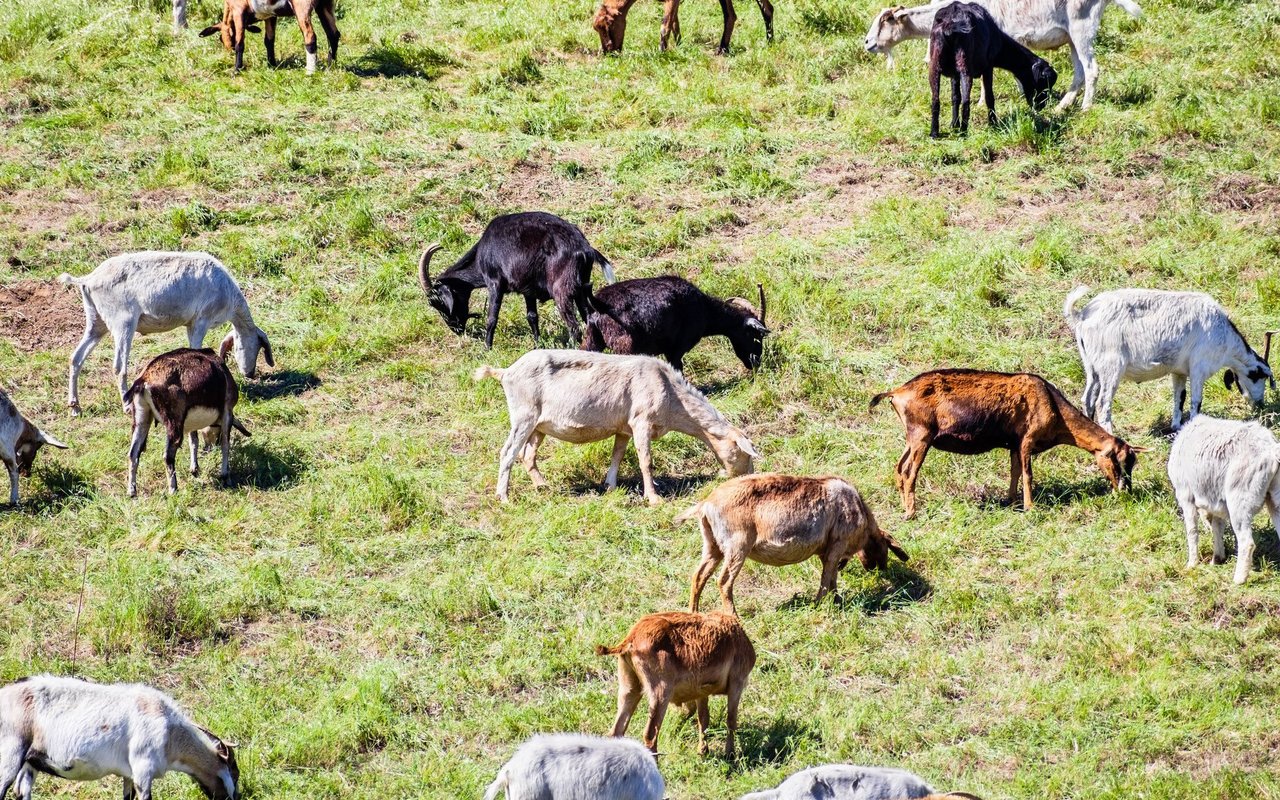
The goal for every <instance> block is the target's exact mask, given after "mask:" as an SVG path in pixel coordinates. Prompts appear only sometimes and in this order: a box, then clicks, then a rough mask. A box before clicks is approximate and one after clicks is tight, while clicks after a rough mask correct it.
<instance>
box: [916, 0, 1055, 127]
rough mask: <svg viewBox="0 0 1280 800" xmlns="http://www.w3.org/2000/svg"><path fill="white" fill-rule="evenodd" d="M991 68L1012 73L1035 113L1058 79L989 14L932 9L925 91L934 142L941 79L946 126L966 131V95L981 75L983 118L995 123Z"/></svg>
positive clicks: (959, 7) (970, 7)
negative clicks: (947, 102)
mask: <svg viewBox="0 0 1280 800" xmlns="http://www.w3.org/2000/svg"><path fill="white" fill-rule="evenodd" d="M996 67H999V68H1000V69H1003V70H1007V71H1009V72H1011V73H1013V77H1014V78H1016V79H1017V80H1018V84H1019V85H1020V86H1021V87H1022V93H1023V95H1025V96H1026V98H1027V103H1028V104H1030V106H1031V107H1032V108H1033V109H1035V110H1036V111H1039V110H1040V109H1042V108H1044V104H1045V102H1046V101H1048V99H1049V91H1050V90H1051V89H1052V88H1053V84H1054V83H1055V82H1056V81H1057V80H1058V73H1057V72H1056V71H1055V70H1054V68H1053V66H1052V65H1050V64H1049V62H1048V61H1045V60H1044V59H1043V58H1040V57H1039V56H1037V55H1036V54H1035V53H1032V52H1031V51H1030V50H1028V49H1027V48H1025V47H1023V46H1022V45H1020V44H1018V43H1017V42H1016V41H1014V40H1013V39H1012V38H1010V37H1009V35H1008V34H1006V33H1005V32H1004V31H1003V30H1001V29H1000V26H999V24H997V23H996V21H995V19H993V18H992V16H991V14H990V12H988V11H987V10H986V9H985V8H983V7H982V6H980V5H976V4H974V3H952V4H951V5H948V6H944V7H942V8H941V9H939V10H938V13H937V14H936V15H935V16H934V18H933V31H932V32H931V33H930V34H929V88H930V90H932V92H933V103H932V105H931V106H930V108H929V112H930V114H931V119H930V128H929V135H930V136H931V137H933V138H935V139H936V138H938V110H939V105H940V104H939V99H938V95H939V93H940V89H941V86H940V83H941V76H942V75H946V76H947V77H948V78H950V79H951V127H952V128H953V129H954V128H959V129H960V131H961V132H962V133H964V132H967V131H968V130H969V94H970V92H971V91H972V90H973V79H974V77H975V76H981V78H982V89H983V92H984V93H985V96H986V99H987V119H988V122H989V123H990V124H991V125H995V124H996V96H995V95H994V94H993V93H992V91H991V78H992V72H993V71H994V69H995V68H996Z"/></svg>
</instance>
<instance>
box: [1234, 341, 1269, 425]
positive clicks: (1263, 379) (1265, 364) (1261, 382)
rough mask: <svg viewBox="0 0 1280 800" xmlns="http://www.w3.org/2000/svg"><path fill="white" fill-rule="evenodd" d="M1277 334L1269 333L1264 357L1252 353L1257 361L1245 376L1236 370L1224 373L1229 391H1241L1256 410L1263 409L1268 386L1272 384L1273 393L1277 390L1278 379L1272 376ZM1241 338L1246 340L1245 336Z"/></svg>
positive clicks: (1263, 350)
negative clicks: (1275, 336) (1273, 351)
mask: <svg viewBox="0 0 1280 800" xmlns="http://www.w3.org/2000/svg"><path fill="white" fill-rule="evenodd" d="M1275 334H1276V331H1267V333H1266V339H1265V342H1264V344H1263V346H1262V355H1261V356H1258V354H1257V353H1252V355H1253V356H1254V357H1255V358H1256V359H1257V360H1256V362H1255V363H1254V364H1253V365H1252V366H1251V367H1250V368H1249V370H1248V371H1247V372H1245V373H1244V374H1243V375H1237V374H1236V373H1235V370H1230V369H1229V370H1227V371H1226V372H1224V373H1222V383H1223V384H1224V385H1225V386H1226V387H1227V390H1228V391H1230V390H1231V389H1237V390H1239V392H1240V394H1242V395H1244V396H1245V397H1247V398H1249V402H1251V403H1253V408H1254V410H1258V409H1260V408H1262V401H1263V397H1264V395H1265V394H1266V389H1267V385H1268V384H1270V386H1271V388H1272V390H1273V391H1274V390H1275V388H1276V379H1275V377H1274V376H1273V375H1272V374H1271V337H1272V336H1274V335H1275ZM1240 338H1241V339H1242V340H1243V339H1244V337H1243V336H1241V337H1240Z"/></svg>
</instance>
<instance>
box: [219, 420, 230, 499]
mask: <svg viewBox="0 0 1280 800" xmlns="http://www.w3.org/2000/svg"><path fill="white" fill-rule="evenodd" d="M231 419H232V414H231V409H227V413H225V414H223V415H222V430H220V431H218V444H220V445H221V446H222V468H221V469H220V470H218V478H219V479H220V480H221V481H222V482H223V483H224V484H225V483H226V482H227V479H229V478H230V477H231V427H232V425H231Z"/></svg>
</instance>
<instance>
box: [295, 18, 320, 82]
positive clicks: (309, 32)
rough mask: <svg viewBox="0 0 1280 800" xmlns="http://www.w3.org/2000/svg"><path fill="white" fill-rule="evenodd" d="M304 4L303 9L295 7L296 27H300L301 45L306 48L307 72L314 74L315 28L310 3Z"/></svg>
mask: <svg viewBox="0 0 1280 800" xmlns="http://www.w3.org/2000/svg"><path fill="white" fill-rule="evenodd" d="M298 5H299V6H301V5H304V4H302V3H299V4H298ZM305 6H306V8H305V9H303V8H295V9H294V11H295V13H297V15H298V27H299V28H301V29H302V46H303V47H305V48H306V50H307V74H308V75H314V74H316V29H315V26H313V25H312V24H311V4H310V3H306V4H305Z"/></svg>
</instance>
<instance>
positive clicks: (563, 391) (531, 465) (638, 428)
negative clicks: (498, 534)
mask: <svg viewBox="0 0 1280 800" xmlns="http://www.w3.org/2000/svg"><path fill="white" fill-rule="evenodd" d="M485 378H497V379H498V380H500V381H502V389H503V391H504V392H505V393H506V396H507V410H508V412H509V414H510V416H511V434H510V435H509V436H508V437H507V441H506V443H505V444H504V445H503V446H502V453H501V456H500V457H499V468H498V497H499V499H501V500H502V501H503V502H506V501H507V487H508V486H509V485H510V483H511V467H512V465H514V464H515V460H516V457H517V456H521V457H522V460H523V461H524V466H525V469H526V470H527V471H528V472H529V477H530V478H532V479H533V483H534V485H535V486H545V485H546V483H547V482H546V481H545V480H544V479H543V477H542V473H541V472H539V471H538V446H539V445H540V444H542V439H543V437H544V436H552V437H554V438H556V439H560V440H561V441H565V442H573V443H575V444H586V443H587V442H598V441H600V440H601V439H607V438H609V437H610V436H612V437H613V459H612V461H611V462H610V464H609V472H608V474H607V475H606V476H605V485H606V486H607V487H608V488H610V489H613V488H615V487H616V486H617V485H618V465H619V464H621V463H622V454H623V453H624V452H625V451H626V448H627V440H628V439H632V438H634V439H635V442H636V454H637V455H638V456H639V460H640V475H641V478H642V480H643V483H644V496H645V499H646V500H648V501H649V502H650V503H651V504H657V503H659V502H661V499H660V498H659V497H658V492H657V490H656V489H654V487H653V473H652V467H651V456H650V450H649V448H650V445H651V443H652V442H653V441H654V440H656V439H659V438H661V437H662V436H663V435H664V434H666V433H668V432H670V431H678V432H680V433H683V434H686V435H688V436H692V437H694V438H696V439H701V440H702V441H703V442H705V443H706V444H707V446H708V447H709V448H711V451H712V452H713V453H715V454H716V458H718V459H719V460H720V463H721V464H722V465H723V466H724V469H725V472H726V473H727V474H728V475H729V476H730V477H733V476H735V475H742V474H745V473H748V472H751V470H752V468H753V463H752V459H753V458H759V453H757V452H756V451H755V448H753V447H752V446H751V440H749V439H748V438H747V435H746V434H745V433H743V432H742V431H741V430H739V429H738V428H735V427H734V426H733V425H730V424H729V422H728V420H726V419H725V418H724V416H722V415H721V414H720V412H719V411H716V409H715V408H714V407H713V406H712V405H711V403H709V402H708V401H707V398H705V397H703V396H702V393H701V392H699V391H698V390H697V389H695V388H693V386H691V385H690V384H689V383H688V382H687V381H685V379H684V378H683V377H681V376H680V373H678V372H676V371H675V369H674V368H672V367H671V365H670V364H664V363H663V362H661V361H659V360H658V359H656V358H651V357H649V356H616V355H609V354H606V353H589V352H583V351H581V350H534V351H532V352H530V353H526V354H524V355H523V356H521V357H520V358H518V359H517V360H516V361H515V363H513V364H512V365H511V366H509V367H507V368H506V369H497V368H495V367H489V366H483V367H480V368H479V369H477V370H476V371H475V379H476V380H483V379H485Z"/></svg>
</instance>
